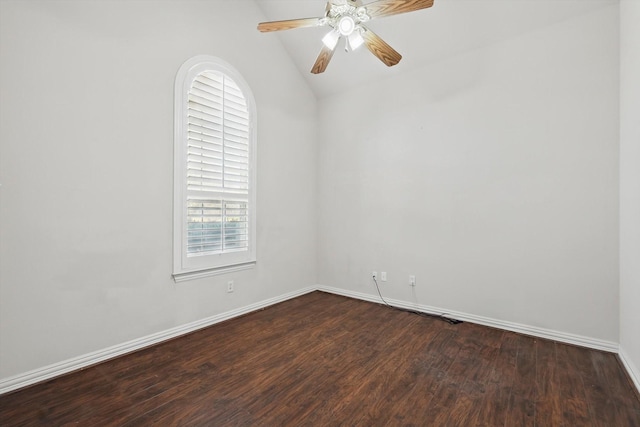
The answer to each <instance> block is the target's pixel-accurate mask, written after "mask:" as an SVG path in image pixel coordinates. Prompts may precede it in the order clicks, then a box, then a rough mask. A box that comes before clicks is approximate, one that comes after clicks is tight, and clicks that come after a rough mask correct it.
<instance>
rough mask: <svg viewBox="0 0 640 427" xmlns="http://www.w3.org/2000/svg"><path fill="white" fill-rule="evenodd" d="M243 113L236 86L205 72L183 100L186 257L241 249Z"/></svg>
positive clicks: (244, 225)
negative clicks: (184, 102)
mask: <svg viewBox="0 0 640 427" xmlns="http://www.w3.org/2000/svg"><path fill="white" fill-rule="evenodd" d="M249 137H250V129H249V110H248V107H247V101H246V99H245V97H244V96H243V93H242V91H241V90H240V88H239V87H238V86H237V85H236V83H235V82H234V81H233V80H232V79H230V78H229V77H227V76H225V75H224V74H222V73H220V72H217V71H205V72H202V73H200V74H198V75H197V76H196V78H195V79H194V80H193V82H192V84H191V88H190V90H189V94H188V101H187V158H186V162H187V164H186V171H187V216H186V217H187V242H186V246H187V256H196V255H205V254H206V255H210V254H216V253H225V252H233V251H240V250H247V248H248V245H249V240H248V231H249Z"/></svg>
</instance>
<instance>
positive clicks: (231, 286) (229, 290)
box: [227, 280, 233, 292]
mask: <svg viewBox="0 0 640 427" xmlns="http://www.w3.org/2000/svg"><path fill="white" fill-rule="evenodd" d="M227 292H233V280H229V281H228V282H227Z"/></svg>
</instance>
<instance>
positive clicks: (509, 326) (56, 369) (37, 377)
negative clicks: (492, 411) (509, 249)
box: [0, 285, 640, 394]
mask: <svg viewBox="0 0 640 427" xmlns="http://www.w3.org/2000/svg"><path fill="white" fill-rule="evenodd" d="M316 290H318V291H323V292H328V293H332V294H336V295H342V296H346V297H350V298H355V299H359V300H364V301H370V302H375V303H378V304H382V300H381V299H380V297H379V296H377V295H370V294H364V293H360V292H353V291H348V290H345V289H339V288H334V287H330V286H321V285H318V286H316V287H313V286H311V287H307V288H304V289H301V290H297V291H294V292H290V293H287V294H284V295H280V296H277V297H274V298H270V299H267V300H264V301H260V302H257V303H255V304H251V305H248V306H246V307H241V308H238V309H235V310H231V311H228V312H225V313H221V314H218V315H215V316H211V317H208V318H206V319H202V320H198V321H195V322H191V323H188V324H185V325H181V326H178V327H175V328H171V329H168V330H166V331H162V332H158V333H155V334H151V335H147V336H145V337H142V338H139V339H135V340H132V341H128V342H126V343H123V344H119V345H115V346H112V347H108V348H105V349H103V350H99V351H95V352H93V353H88V354H84V355H82V356H78V357H74V358H71V359H68V360H65V361H62V362H58V363H54V364H52V365H49V366H45V367H43V368H39V369H35V370H32V371H29V372H26V373H23V374H19V375H16V376H13V377H9V378H6V379H1V380H0V394H4V393H8V392H10V391H13V390H17V389H19V388H23V387H26V386H29V385H32V384H35V383H38V382H42V381H45V380H48V379H51V378H54V377H57V376H60V375H63V374H66V373H69V372H72V371H76V370H79V369H82V368H86V367H88V366H91V365H95V364H97V363H100V362H103V361H105V360H108V359H112V358H114V357H117V356H121V355H123V354H126V353H130V352H133V351H136V350H140V349H142V348H145V347H149V346H151V345H154V344H158V343H160V342H163V341H166V340H169V339H172V338H176V337H179V336H181V335H184V334H188V333H190V332H194V331H196V330H198V329H202V328H206V327H207V326H211V325H214V324H216V323H220V322H223V321H225V320H229V319H232V318H234V317H238V316H241V315H243V314H247V313H250V312H252V311H256V310H260V309H262V308H265V307H268V306H270V305H274V304H277V303H279V302H283V301H286V300H289V299H292V298H296V297H298V296H301V295H304V294H307V293H309V292H313V291H316ZM385 300H386V301H387V302H388V303H389V304H391V305H393V306H396V307H399V308H406V309H411V310H417V311H422V312H425V313H430V314H436V315H443V314H446V315H447V317H451V318H454V319H459V320H462V321H465V322H470V323H477V324H479V325H485V326H491V327H494V328H498V329H504V330H508V331H512V332H518V333H521V334H526V335H532V336H535V337H540V338H546V339H550V340H554V341H559V342H564V343H568V344H574V345H579V346H582V347H588V348H593V349H597V350H604V351H608V352H613V353H618V354H619V355H620V359H621V360H622V363H623V364H624V366H625V368H626V369H627V371H628V372H629V376H630V377H631V378H632V380H633V382H634V383H635V385H636V387H637V388H638V390H639V391H640V371H638V369H637V368H636V367H635V366H634V365H633V363H632V362H631V360H630V359H629V357H628V356H627V355H626V354H625V353H624V351H623V350H622V349H620V348H619V346H618V344H616V343H613V342H609V341H603V340H598V339H594V338H590V337H584V336H580V335H574V334H568V333H565V332H558V331H554V330H550V329H543V328H536V327H533V326H527V325H522V324H519V323H513V322H505V321H502V320H496V319H491V318H488V317H483V316H476V315H472V314H466V313H461V312H457V311H451V310H444V309H442V308H438V307H431V306H427V305H421V304H419V305H416V304H412V303H409V302H406V301H401V300H395V299H389V298H385Z"/></svg>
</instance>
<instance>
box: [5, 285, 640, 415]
mask: <svg viewBox="0 0 640 427" xmlns="http://www.w3.org/2000/svg"><path fill="white" fill-rule="evenodd" d="M0 425H1V426H5V427H7V426H29V425H55V426H60V425H82V426H106V425H117V426H141V425H161V426H169V425H185V426H200V425H202V426H283V425H292V426H299V425H309V426H333V425H348V426H351V425H353V426H356V425H357V426H394V425H407V426H409V425H414V426H640V400H639V399H638V397H637V395H636V394H635V392H634V389H633V388H632V386H631V384H630V383H629V381H628V379H627V377H626V376H625V373H624V371H623V370H622V368H621V366H620V365H619V362H618V360H617V357H616V356H615V355H614V354H610V353H605V352H600V351H595V350H588V349H584V348H578V347H574V346H571V345H565V344H560V343H556V342H552V341H547V340H543V339H538V338H532V337H528V336H523V335H519V334H516V333H512V332H506V331H501V330H497V329H491V328H487V327H483V326H478V325H473V324H469V323H463V324H459V325H450V324H447V323H445V322H443V321H441V320H438V319H434V318H428V317H422V316H417V315H414V314H409V313H406V312H402V311H398V310H392V309H389V308H387V307H384V306H382V305H378V304H373V303H368V302H363V301H357V300H353V299H349V298H344V297H340V296H336V295H330V294H326V293H321V292H314V293H311V294H308V295H304V296H302V297H299V298H296V299H293V300H290V301H286V302H284V303H281V304H277V305H275V306H272V307H269V308H267V309H265V310H261V311H257V312H254V313H251V314H248V315H246V316H243V317H240V318H237V319H233V320H230V321H227V322H224V323H221V324H218V325H214V326H212V327H209V328H206V329H203V330H200V331H198V332H194V333H192V334H190V335H187V336H184V337H181V338H177V339H174V340H171V341H168V342H165V343H162V344H159V345H156V346H154V347H151V348H148V349H145V350H141V351H138V352H135V353H132V354H130V355H127V356H123V357H120V358H117V359H113V360H111V361H108V362H105V363H102V364H99V365H96V366H93V367H90V368H87V369H84V370H82V371H79V372H76V373H73V374H69V375H66V376H63V377H60V378H57V379H53V380H50V381H47V382H44V383H41V384H38V385H35V386H32V387H28V388H26V389H23V390H19V391H16V392H13V393H9V394H5V395H3V396H0Z"/></svg>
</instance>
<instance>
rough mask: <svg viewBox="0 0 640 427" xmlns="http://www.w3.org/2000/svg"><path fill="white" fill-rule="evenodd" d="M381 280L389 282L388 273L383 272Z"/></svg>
mask: <svg viewBox="0 0 640 427" xmlns="http://www.w3.org/2000/svg"><path fill="white" fill-rule="evenodd" d="M380 280H382V281H383V282H386V281H387V272H386V271H383V272H382V273H380Z"/></svg>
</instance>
